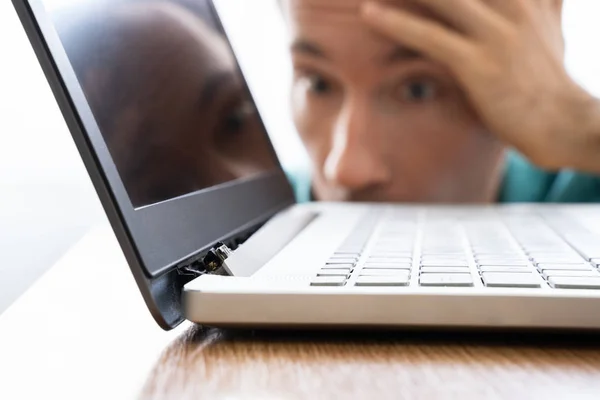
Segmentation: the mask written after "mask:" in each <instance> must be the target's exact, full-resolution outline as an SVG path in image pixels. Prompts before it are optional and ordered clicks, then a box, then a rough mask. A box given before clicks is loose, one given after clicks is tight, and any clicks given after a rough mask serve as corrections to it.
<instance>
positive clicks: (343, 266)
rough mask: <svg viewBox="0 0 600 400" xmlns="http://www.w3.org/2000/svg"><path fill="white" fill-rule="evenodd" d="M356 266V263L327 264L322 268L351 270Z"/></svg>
mask: <svg viewBox="0 0 600 400" xmlns="http://www.w3.org/2000/svg"><path fill="white" fill-rule="evenodd" d="M352 268H354V264H326V265H324V266H323V267H322V268H321V269H347V270H348V271H350V270H351V269H352Z"/></svg>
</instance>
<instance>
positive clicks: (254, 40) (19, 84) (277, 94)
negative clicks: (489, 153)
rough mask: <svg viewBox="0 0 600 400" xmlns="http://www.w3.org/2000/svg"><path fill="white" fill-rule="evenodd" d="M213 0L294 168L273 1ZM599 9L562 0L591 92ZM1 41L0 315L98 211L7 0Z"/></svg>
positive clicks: (54, 1)
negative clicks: (564, 2) (215, 0)
mask: <svg viewBox="0 0 600 400" xmlns="http://www.w3.org/2000/svg"><path fill="white" fill-rule="evenodd" d="M73 1H92V0H47V2H48V4H50V5H52V6H53V7H60V6H63V5H65V4H68V3H69V2H73ZM216 4H217V7H218V9H219V11H220V12H221V16H222V19H223V22H224V24H225V28H226V30H227V32H228V33H229V35H230V38H231V40H232V44H233V47H234V50H235V51H236V53H237V55H238V57H239V59H240V63H241V66H242V69H243V71H244V72H245V74H246V76H247V78H248V80H249V86H250V89H251V91H252V92H253V94H254V96H255V98H256V101H257V104H258V108H259V110H260V111H261V113H262V116H263V118H264V120H265V125H266V126H267V128H268V130H269V132H270V134H271V138H272V140H273V143H274V145H275V148H276V150H277V152H278V154H279V156H280V158H281V160H282V162H283V164H284V165H285V166H286V167H289V168H290V169H296V168H301V167H302V166H304V165H305V163H306V155H305V154H304V152H303V149H302V146H301V145H300V142H299V141H298V140H297V139H296V137H295V135H290V132H292V131H293V130H294V128H293V125H292V123H291V120H290V115H289V110H288V98H289V93H288V91H287V88H288V87H289V85H288V82H289V79H291V67H290V61H289V60H288V58H287V53H286V44H287V40H286V37H285V30H284V25H283V21H282V19H281V15H280V11H279V9H278V7H277V4H276V0H253V1H248V0H217V2H216ZM599 15H600V2H598V1H597V0H566V8H565V16H564V17H565V18H564V30H565V35H566V41H567V60H566V61H567V67H568V69H569V71H570V73H571V74H572V76H573V77H574V78H575V79H576V80H577V81H578V82H579V83H580V84H581V85H583V86H584V87H585V88H586V89H588V90H589V91H590V92H591V93H593V94H594V95H596V96H598V97H600V51H598V44H597V40H598V39H597V38H598V37H600V24H599V23H598V16H599ZM0 49H2V54H1V55H0V313H2V312H3V311H4V310H5V309H6V308H7V307H8V306H9V305H10V303H11V302H13V301H14V300H15V299H16V298H17V297H18V296H19V295H20V294H21V293H22V292H24V291H25V290H26V289H27V288H28V287H29V286H30V285H31V284H32V283H33V282H35V280H36V279H37V278H39V277H40V276H41V275H42V274H43V273H44V272H45V271H47V270H48V269H49V268H50V267H51V266H52V265H53V264H54V263H55V262H56V261H58V260H59V259H60V257H61V256H62V255H64V254H65V252H66V251H68V249H69V248H70V247H71V246H73V245H74V244H75V243H76V242H77V241H78V240H79V239H81V238H82V237H83V236H84V235H85V233H86V232H88V231H89V230H90V229H91V227H93V226H94V225H96V224H99V223H102V222H104V219H105V216H104V212H103V210H102V208H101V206H100V203H99V201H98V200H97V198H96V195H95V193H94V189H93V187H92V185H91V182H90V181H89V178H88V176H87V173H86V171H85V169H84V167H83V163H82V162H81V160H80V158H79V155H78V153H77V150H76V148H75V146H74V144H73V142H72V140H71V137H70V134H69V132H68V130H67V128H66V126H65V123H64V120H63V118H62V116H61V114H60V112H59V110H58V107H57V105H56V103H55V101H54V98H53V96H52V93H51V91H50V89H49V87H48V84H47V82H46V80H45V77H44V76H43V74H42V71H41V68H40V67H39V65H38V63H37V60H36V58H35V55H34V53H33V51H32V49H31V47H30V45H29V42H28V40H27V38H26V36H25V33H24V31H23V29H22V28H21V25H20V22H19V20H18V19H17V16H16V13H15V11H14V9H13V7H12V4H11V3H10V2H9V1H1V2H0ZM91 256H93V255H91ZM81 267H82V268H85V267H86V266H85V265H82V266H81Z"/></svg>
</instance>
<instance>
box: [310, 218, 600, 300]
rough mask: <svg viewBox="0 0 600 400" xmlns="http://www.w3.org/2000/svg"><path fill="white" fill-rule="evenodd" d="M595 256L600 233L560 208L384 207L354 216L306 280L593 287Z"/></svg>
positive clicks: (598, 257)
mask: <svg viewBox="0 0 600 400" xmlns="http://www.w3.org/2000/svg"><path fill="white" fill-rule="evenodd" d="M558 232H560V234H559V233H558ZM599 264H600V238H599V237H598V236H595V235H593V234H592V233H590V232H588V231H587V230H584V229H583V228H581V227H579V226H575V225H574V224H573V222H572V221H571V220H569V219H566V218H561V217H560V216H554V217H551V218H548V217H547V216H541V215H537V214H533V213H531V212H514V211H498V210H496V211H493V210H489V211H482V212H480V213H473V212H466V213H465V212H462V213H461V212H460V211H456V212H448V211H443V210H437V211H436V210H430V211H422V212H417V211H397V212H395V211H390V212H384V213H382V212H380V213H379V214H377V215H368V216H367V217H365V218H364V219H363V220H362V221H360V222H359V223H358V224H357V226H356V227H355V229H354V230H353V231H352V233H351V234H350V235H349V236H348V237H347V239H346V240H345V241H344V242H343V243H342V244H341V246H340V247H339V248H338V249H337V250H336V251H335V252H334V253H333V254H332V255H331V257H330V258H329V260H328V261H327V262H326V264H325V265H324V266H323V267H322V268H321V269H320V270H319V272H318V273H317V275H316V276H315V277H313V279H312V281H311V285H312V286H334V287H335V286H363V287H364V286H367V287H419V286H420V287H459V288H470V287H489V288H528V289H540V290H543V289H600V272H599V269H598V266H599Z"/></svg>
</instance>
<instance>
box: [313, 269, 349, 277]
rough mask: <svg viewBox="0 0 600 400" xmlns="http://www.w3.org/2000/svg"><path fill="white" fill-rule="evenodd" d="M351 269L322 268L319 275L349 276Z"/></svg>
mask: <svg viewBox="0 0 600 400" xmlns="http://www.w3.org/2000/svg"><path fill="white" fill-rule="evenodd" d="M349 274H350V270H348V269H322V270H321V271H319V272H318V273H317V276H346V277H347V276H348V275H349Z"/></svg>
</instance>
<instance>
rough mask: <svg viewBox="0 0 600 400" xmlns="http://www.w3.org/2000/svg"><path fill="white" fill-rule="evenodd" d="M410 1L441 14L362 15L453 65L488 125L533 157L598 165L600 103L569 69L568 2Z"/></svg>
mask: <svg viewBox="0 0 600 400" xmlns="http://www.w3.org/2000/svg"><path fill="white" fill-rule="evenodd" d="M406 1H407V3H408V5H409V7H410V5H415V6H417V9H418V8H419V7H420V8H421V9H424V10H426V11H427V14H428V15H435V17H428V16H425V13H423V12H421V13H416V12H411V11H408V10H409V9H415V8H414V7H412V8H406V9H400V8H396V7H392V6H389V5H383V4H379V3H374V2H369V3H366V4H365V6H364V8H363V14H364V18H365V20H366V21H367V22H368V23H369V24H370V26H372V27H373V29H375V30H376V31H378V32H380V33H382V34H384V35H386V36H389V37H391V38H392V39H394V40H396V41H398V42H399V43H401V44H402V45H404V46H407V47H410V48H412V49H414V50H416V51H419V52H421V53H422V54H424V55H425V56H427V57H429V58H431V59H432V60H434V61H436V62H439V63H440V64H442V65H444V66H446V67H447V68H449V70H450V71H451V72H452V73H453V74H454V75H455V77H456V79H457V80H458V81H459V83H460V84H461V85H462V87H463V90H464V91H465V92H466V94H467V96H468V97H469V99H470V101H471V103H472V105H473V107H474V108H475V109H476V110H477V112H478V113H479V115H480V118H481V119H482V121H483V122H484V123H485V124H486V126H487V127H488V129H489V130H490V131H491V132H493V133H494V134H495V135H497V136H498V137H499V138H500V139H501V140H503V141H504V142H506V143H507V144H508V145H510V146H513V147H514V148H516V149H517V150H519V151H520V152H521V153H523V154H524V155H525V156H526V157H528V158H529V159H530V160H531V161H532V162H534V163H536V164H538V165H540V166H542V167H546V168H550V169H559V168H565V167H572V168H579V169H584V170H587V171H594V172H598V171H600V152H599V150H600V126H596V124H597V125H600V111H599V110H600V105H599V104H598V101H596V100H595V99H593V98H592V97H591V96H590V95H589V94H588V93H586V92H585V91H584V90H583V89H582V88H580V87H579V86H577V85H576V84H575V82H574V81H573V80H572V79H571V78H570V77H569V76H568V74H567V72H566V69H565V67H564V42H563V36H562V29H561V11H562V0H406ZM596 121H598V122H596Z"/></svg>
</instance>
